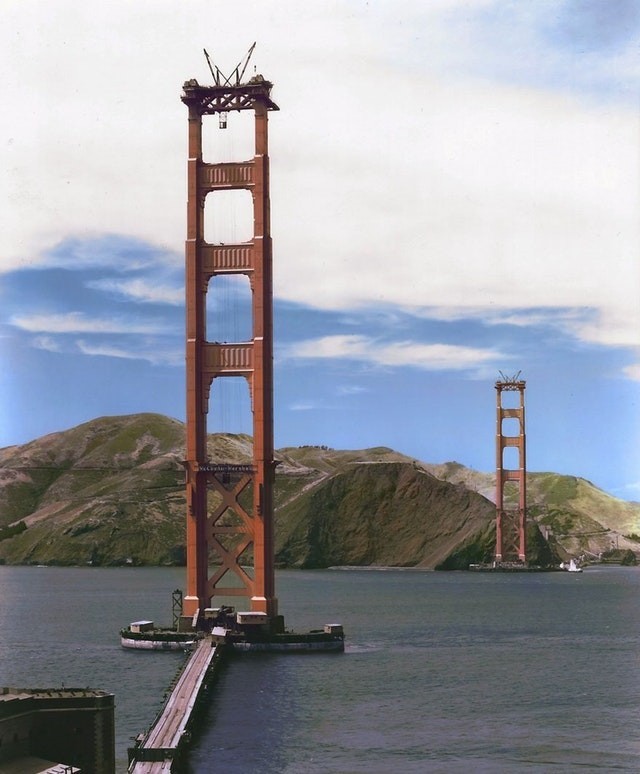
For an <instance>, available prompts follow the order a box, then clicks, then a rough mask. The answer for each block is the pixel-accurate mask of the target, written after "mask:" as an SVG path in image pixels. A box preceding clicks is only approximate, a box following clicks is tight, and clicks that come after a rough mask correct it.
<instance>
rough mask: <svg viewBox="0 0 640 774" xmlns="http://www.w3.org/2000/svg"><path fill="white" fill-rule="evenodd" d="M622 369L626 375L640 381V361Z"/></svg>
mask: <svg viewBox="0 0 640 774" xmlns="http://www.w3.org/2000/svg"><path fill="white" fill-rule="evenodd" d="M622 370H623V373H624V375H625V376H627V377H628V378H629V379H632V380H633V381H635V382H640V363H634V364H633V365H629V366H626V368H623V369H622Z"/></svg>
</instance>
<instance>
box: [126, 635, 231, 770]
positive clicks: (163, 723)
mask: <svg viewBox="0 0 640 774" xmlns="http://www.w3.org/2000/svg"><path fill="white" fill-rule="evenodd" d="M221 652H222V647H221V646H220V645H216V644H215V643H214V642H212V640H211V639H210V638H209V637H205V638H204V639H201V640H199V641H198V645H197V647H196V649H195V650H194V651H193V653H191V655H190V656H189V658H188V660H187V662H186V664H185V666H184V668H183V670H182V672H181V673H180V676H179V678H178V680H177V682H176V684H175V687H174V688H173V690H172V691H171V694H170V695H169V697H168V699H167V701H166V703H165V705H164V707H163V708H162V710H161V711H160V713H159V714H158V716H157V717H156V719H155V721H154V723H153V725H152V726H151V728H150V729H149V730H148V731H147V733H146V734H145V735H141V736H140V737H138V740H137V741H136V745H135V747H132V748H130V749H129V769H128V771H129V773H130V774H160V772H175V771H178V770H179V768H178V767H179V766H180V763H181V761H182V760H183V757H184V756H185V755H186V748H187V746H188V742H189V739H190V733H189V726H190V724H191V723H192V721H193V719H194V710H195V707H196V704H197V702H198V699H199V698H200V697H201V694H202V692H203V691H204V690H205V688H206V686H207V684H208V682H209V679H210V678H211V677H212V676H213V671H214V667H215V664H216V662H217V660H218V658H219V657H220V655H221Z"/></svg>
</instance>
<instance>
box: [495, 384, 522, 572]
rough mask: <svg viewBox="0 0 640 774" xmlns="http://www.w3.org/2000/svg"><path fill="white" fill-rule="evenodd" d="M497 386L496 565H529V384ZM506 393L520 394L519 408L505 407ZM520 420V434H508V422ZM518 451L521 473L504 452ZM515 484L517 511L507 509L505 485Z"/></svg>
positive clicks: (518, 422)
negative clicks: (509, 465) (507, 463)
mask: <svg viewBox="0 0 640 774" xmlns="http://www.w3.org/2000/svg"><path fill="white" fill-rule="evenodd" d="M501 376H502V379H501V380H499V381H497V382H496V385H495V386H496V398H497V427H496V555H495V560H496V562H498V563H500V562H512V561H519V562H526V561H527V516H526V514H527V467H526V436H525V428H524V391H525V388H526V386H527V383H526V382H525V381H523V380H521V379H519V378H518V377H519V376H520V374H519V373H518V374H516V375H515V376H514V377H511V378H509V377H504V376H503V375H502V374H501ZM503 392H508V393H518V399H519V403H518V405H516V406H512V407H505V406H503ZM505 419H511V420H516V423H514V424H517V428H516V429H517V432H516V433H513V432H511V433H510V434H509V433H507V434H505V427H504V420H505ZM507 447H515V448H516V449H517V454H518V467H517V469H507V468H505V466H504V450H505V449H506V448H507ZM508 482H513V484H514V485H515V486H516V488H517V503H518V504H517V507H515V508H513V507H512V508H506V507H505V485H506V484H507V483H508Z"/></svg>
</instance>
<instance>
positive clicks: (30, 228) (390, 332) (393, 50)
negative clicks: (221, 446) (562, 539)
mask: <svg viewBox="0 0 640 774" xmlns="http://www.w3.org/2000/svg"><path fill="white" fill-rule="evenodd" d="M254 41H256V43H257V45H256V48H255V51H254V53H253V56H252V59H251V62H250V64H249V68H248V71H247V72H248V73H249V74H251V75H252V74H254V73H260V74H262V75H263V76H264V77H265V78H267V79H268V80H270V81H272V82H273V83H274V87H273V92H272V97H273V99H274V100H275V102H276V103H277V104H278V105H279V107H280V110H279V111H278V112H275V111H274V112H272V113H270V115H269V152H270V160H271V230H272V236H273V253H274V314H275V360H274V365H275V377H274V387H275V443H276V446H277V447H278V448H281V447H285V446H297V445H303V444H325V445H328V446H331V447H333V448H338V449H360V448H366V447H372V446H389V447H392V448H394V449H396V450H397V451H399V452H403V453H405V454H407V455H409V456H411V457H414V458H415V459H417V460H421V461H424V462H431V463H439V462H445V461H450V460H455V461H457V462H460V463H462V464H464V465H467V466H470V467H473V468H475V469H477V470H482V471H486V472H491V471H493V470H495V464H496V461H495V431H496V425H495V422H496V408H495V406H496V398H495V389H494V383H495V381H496V379H498V378H499V377H500V373H502V374H504V375H507V376H513V375H515V374H517V373H518V372H520V373H521V376H520V378H522V379H525V380H526V383H527V388H526V427H527V467H528V469H529V471H554V472H558V473H563V474H569V475H575V476H582V477H584V478H587V479H589V480H590V481H592V482H593V483H594V484H596V486H599V487H601V488H602V489H605V490H606V491H608V492H610V493H611V494H614V495H616V496H618V497H621V498H623V499H627V500H640V406H639V402H638V393H639V387H640V262H639V261H638V257H639V248H640V216H639V212H640V208H639V204H640V201H639V199H640V144H639V140H640V133H639V131H638V130H639V128H640V127H639V123H640V122H639V111H638V107H639V99H638V98H639V96H640V2H638V0H536V2H535V3H523V2H521V0H520V1H518V0H513V2H511V1H509V0H431V1H430V2H429V3H425V2H422V0H379V1H378V2H375V1H374V0H371V1H370V2H364V1H363V0H310V1H309V2H305V3H300V2H298V1H297V0H296V1H295V2H294V0H279V2H277V3H276V2H268V1H266V0H254V1H245V0H236V2H234V3H228V2H217V1H216V0H153V1H151V0H137V2H135V3H132V2H130V0H110V2H109V3H98V2H96V1H95V0H93V1H92V2H80V0H58V1H57V2H56V3H44V2H41V1H39V2H36V1H35V0H6V2H5V3H4V4H3V24H2V27H1V29H0V66H1V69H2V72H3V83H2V87H0V92H1V93H2V96H3V100H2V101H3V110H2V112H1V115H0V127H1V136H0V154H1V157H0V168H1V169H2V175H1V176H0V203H1V206H0V235H1V236H0V365H1V368H0V446H9V445H14V444H22V443H25V442H28V441H30V440H32V439H35V438H38V437H40V436H42V435H45V434H48V433H51V432H56V431H59V430H64V429H67V428H70V427H73V426H75V425H77V424H80V423H82V422H85V421H88V420H90V419H93V418H96V417H100V416H109V415H121V414H130V413H137V412H142V411H151V412H160V413H163V414H166V415H168V416H171V417H175V418H177V419H180V420H184V417H185V411H184V407H185V395H184V391H185V386H184V385H185V380H184V300H183V299H184V239H185V234H186V222H185V215H186V158H187V148H186V139H187V120H186V119H187V115H186V108H185V106H184V105H183V104H182V103H181V101H180V94H181V90H182V84H183V83H184V81H186V80H188V79H190V78H196V79H198V81H199V82H200V83H201V84H206V83H209V82H211V80H212V79H211V76H210V74H209V71H208V68H207V62H206V59H205V57H204V54H203V49H205V48H206V49H207V51H208V53H209V55H210V57H211V59H212V61H213V62H214V63H215V64H216V65H218V66H219V68H220V69H221V70H222V71H223V72H224V73H226V74H229V73H230V72H231V71H232V70H233V68H234V67H235V65H236V64H237V63H238V62H239V61H240V60H242V58H243V57H244V55H245V53H246V52H247V50H248V49H249V47H250V46H251V44H252V43H253V42H254ZM249 118H250V116H249V115H248V114H246V113H233V114H231V115H230V116H229V121H228V127H227V129H225V130H222V129H219V128H218V126H217V122H216V121H215V119H213V118H211V119H209V120H208V122H207V124H206V127H205V160H210V161H218V160H242V159H244V158H248V157H250V156H251V155H252V153H253V150H252V148H251V145H250V143H249V142H248V141H247V133H248V128H250V124H248V123H247V119H249ZM246 196H247V194H246V192H234V193H231V194H228V195H227V194H225V195H224V196H221V195H218V194H216V197H217V198H216V203H215V206H214V205H213V204H212V203H210V201H209V200H210V199H211V198H212V197H208V200H207V209H206V212H205V235H206V237H207V239H208V240H210V241H223V242H233V241H241V240H243V239H248V238H250V236H251V224H250V221H249V220H248V213H249V211H250V207H249V206H248V202H247V201H246ZM218 199H219V201H218ZM208 296H209V297H208V308H207V325H208V331H210V332H211V333H210V335H209V338H210V340H217V341H234V340H235V341H237V340H245V339H246V338H247V337H248V336H249V335H250V334H249V332H248V331H249V312H248V309H249V301H248V294H247V289H246V282H242V281H237V278H236V280H224V281H223V280H222V279H220V278H216V279H215V280H214V283H213V289H212V290H211V291H210V292H209V294H208ZM209 429H210V430H211V431H215V430H223V431H226V432H250V430H251V424H250V413H249V409H248V396H247V388H246V385H245V384H244V382H242V381H241V380H235V379H218V380H217V381H216V384H215V385H214V391H213V393H212V402H211V407H210V414H209Z"/></svg>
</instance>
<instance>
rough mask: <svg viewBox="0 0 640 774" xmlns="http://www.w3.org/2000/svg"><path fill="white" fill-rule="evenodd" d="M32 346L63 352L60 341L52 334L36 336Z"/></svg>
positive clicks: (48, 350)
mask: <svg viewBox="0 0 640 774" xmlns="http://www.w3.org/2000/svg"><path fill="white" fill-rule="evenodd" d="M32 346H34V347H35V348H36V349H43V350H45V351H46V352H61V351H62V347H61V344H60V341H59V340H57V339H54V338H52V337H51V336H36V337H35V338H34V339H33V342H32Z"/></svg>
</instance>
